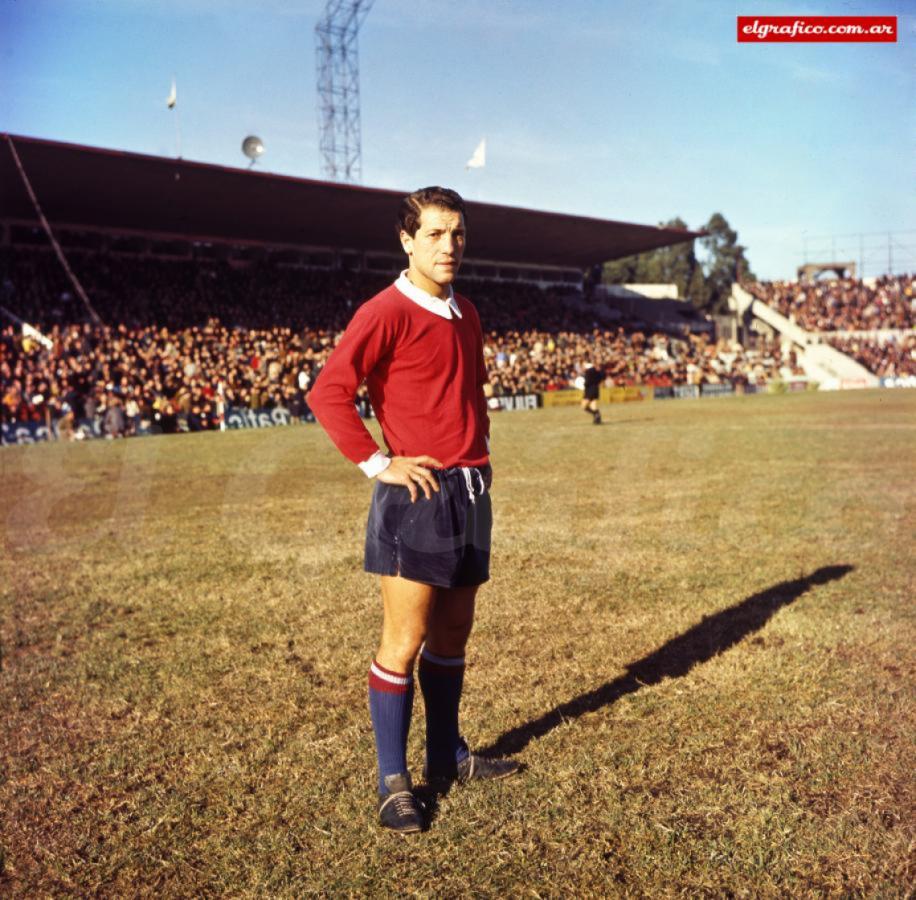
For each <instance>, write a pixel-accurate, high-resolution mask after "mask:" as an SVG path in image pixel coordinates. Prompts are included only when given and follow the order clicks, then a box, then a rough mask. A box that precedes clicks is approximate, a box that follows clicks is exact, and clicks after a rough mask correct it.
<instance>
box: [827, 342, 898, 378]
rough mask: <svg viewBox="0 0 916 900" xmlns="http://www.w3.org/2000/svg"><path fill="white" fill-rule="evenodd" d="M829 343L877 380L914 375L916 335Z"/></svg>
mask: <svg viewBox="0 0 916 900" xmlns="http://www.w3.org/2000/svg"><path fill="white" fill-rule="evenodd" d="M830 343H831V344H832V345H833V346H834V347H836V348H837V350H839V351H840V352H841V353H845V354H846V355H847V356H851V357H852V358H853V359H854V360H856V362H859V363H861V364H862V365H863V366H865V368H866V369H868V371H869V372H872V373H873V374H875V375H877V376H878V377H879V378H902V377H904V376H909V375H916V335H908V336H906V337H904V338H902V339H900V340H897V339H895V338H889V339H887V340H877V339H874V338H862V337H851V338H832V339H831V340H830Z"/></svg>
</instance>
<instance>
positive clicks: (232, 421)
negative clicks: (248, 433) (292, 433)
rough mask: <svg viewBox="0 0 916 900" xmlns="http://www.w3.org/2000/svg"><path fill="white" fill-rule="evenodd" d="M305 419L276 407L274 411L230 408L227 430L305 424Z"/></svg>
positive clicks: (228, 410) (239, 407) (227, 416)
mask: <svg viewBox="0 0 916 900" xmlns="http://www.w3.org/2000/svg"><path fill="white" fill-rule="evenodd" d="M304 421H306V419H305V417H299V416H294V415H293V414H292V413H291V412H290V411H289V410H288V409H285V408H284V407H282V406H275V407H274V408H273V409H247V408H246V407H242V406H230V407H229V408H228V409H227V410H226V428H232V429H233V430H235V429H238V428H273V427H275V426H277V425H292V424H293V423H294V422H296V423H298V422H304Z"/></svg>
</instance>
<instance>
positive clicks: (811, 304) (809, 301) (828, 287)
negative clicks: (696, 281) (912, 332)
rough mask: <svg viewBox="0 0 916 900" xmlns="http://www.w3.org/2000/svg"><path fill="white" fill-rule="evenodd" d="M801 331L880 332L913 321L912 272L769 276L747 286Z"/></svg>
mask: <svg viewBox="0 0 916 900" xmlns="http://www.w3.org/2000/svg"><path fill="white" fill-rule="evenodd" d="M745 287H746V289H747V290H748V291H749V292H750V293H751V294H752V295H753V296H754V297H756V298H757V299H758V300H762V301H763V302H764V303H766V304H767V305H768V306H771V307H773V308H774V309H776V310H777V311H778V312H780V313H781V314H782V315H783V316H785V317H786V318H787V319H788V320H789V321H790V322H793V323H795V324H797V325H798V326H799V327H800V328H803V329H804V330H805V331H808V332H813V333H815V334H817V333H819V332H827V331H878V330H886V329H911V328H913V327H914V326H916V276H913V275H907V274H904V275H895V276H882V277H881V278H876V279H873V280H871V281H859V280H856V279H853V278H842V279H836V280H833V281H821V282H815V283H814V284H804V283H799V282H794V281H792V282H787V281H767V282H759V283H756V284H748V285H745Z"/></svg>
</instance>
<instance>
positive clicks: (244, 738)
mask: <svg viewBox="0 0 916 900" xmlns="http://www.w3.org/2000/svg"><path fill="white" fill-rule="evenodd" d="M493 418H494V421H493V465H494V484H493V490H492V496H493V503H494V509H495V516H496V525H495V532H494V554H493V560H492V570H493V576H494V577H493V579H492V581H491V582H490V583H489V584H488V585H487V586H486V587H485V588H484V589H483V590H482V592H481V595H480V603H479V607H478V620H477V625H476V627H475V633H474V636H473V637H472V642H471V648H470V652H469V668H468V674H467V679H466V686H467V687H466V691H465V696H464V701H463V711H464V731H465V733H466V734H467V736H468V737H469V739H470V740H471V741H472V743H473V744H474V745H475V746H476V747H477V748H478V749H480V748H486V749H488V750H490V751H498V752H501V753H507V754H514V755H516V756H517V758H518V759H519V760H521V761H522V762H523V763H524V764H525V766H526V769H525V771H524V772H523V774H522V775H520V776H519V777H516V778H514V779H509V780H507V781H504V782H498V783H495V784H490V785H480V786H477V785H473V786H468V787H464V788H456V789H454V790H452V791H451V792H450V793H449V794H448V795H446V796H444V797H442V798H440V799H439V800H438V809H437V811H436V814H435V817H434V820H433V822H432V827H431V829H430V831H429V832H427V833H425V834H422V835H415V836H413V838H412V839H410V840H407V839H403V838H398V837H395V836H392V835H389V834H387V833H381V832H380V831H379V830H378V829H377V827H376V825H375V815H374V797H373V792H374V751H373V739H372V731H371V727H370V724H369V716H368V710H367V703H366V697H365V682H366V672H367V668H368V663H369V661H370V659H371V656H372V654H373V652H374V649H375V642H376V639H377V633H378V628H379V625H380V621H381V611H380V604H379V600H378V597H377V584H376V581H375V579H374V578H373V577H372V576H369V575H365V574H363V573H362V571H361V560H362V556H361V552H362V538H363V528H364V522H365V513H366V509H367V504H368V498H369V492H370V485H369V483H368V482H367V481H366V479H364V478H363V476H362V475H361V474H360V473H359V472H358V471H357V470H356V469H354V468H353V467H352V466H351V465H350V464H349V463H347V462H345V461H344V460H343V459H342V458H341V457H340V456H339V455H338V454H337V453H336V451H334V450H333V449H332V447H331V445H330V443H329V441H328V440H327V438H326V437H325V436H324V434H323V432H321V430H320V429H318V428H317V427H311V426H309V427H296V428H287V429H278V430H262V431H245V432H234V433H228V434H225V435H219V434H198V435H181V436H175V437H160V438H151V439H136V440H129V441H123V442H114V443H112V442H96V443H86V444H74V445H68V446H58V445H45V446H35V447H22V448H18V447H17V448H4V449H3V450H2V451H0V467H2V473H0V492H2V497H3V502H2V508H3V518H4V523H3V529H2V535H3V558H2V570H0V577H2V596H0V601H2V631H0V637H2V649H3V664H2V672H0V679H2V681H0V704H2V713H3V727H2V730H0V761H2V772H0V816H2V819H0V826H2V828H0V845H2V854H3V874H2V875H0V894H4V893H5V894H12V895H15V896H41V895H61V894H73V895H83V896H85V895H101V896H112V897H124V896H133V895H140V896H154V895H155V896H178V895H181V896H192V895H193V896H208V895H211V896H212V895H217V894H232V895H237V896H238V895H241V896H254V895H258V896H281V897H295V896H304V895H310V894H327V895H335V896H337V895H346V894H353V895H381V896H393V895H417V896H429V897H433V896H435V897H463V896H477V897H490V896H493V897H495V896H500V897H503V896H513V897H514V896H530V897H559V896H589V895H605V896H606V895H610V896H617V895H620V896H651V897H660V896H661V897H663V896H674V895H679V894H683V895H689V896H697V895H701V896H702V895H706V896H712V895H715V896H723V895H728V896H786V895H793V896H807V895H811V896H821V895H824V894H828V895H844V896H850V895H852V896H855V895H862V896H865V895H868V896H886V897H895V896H907V895H909V894H910V892H911V886H912V884H913V882H914V874H916V873H914V865H913V862H914V860H913V852H914V831H916V829H914V824H916V815H914V779H913V770H914V758H916V755H914V733H916V729H914V719H916V712H914V710H916V707H914V684H916V679H914V668H916V667H914V653H913V647H914V622H913V595H914V584H913V581H914V578H913V576H914V571H916V566H914V561H913V535H914V524H916V507H914V485H916V478H914V476H916V392H913V391H909V392H908V391H899V392H894V391H885V392H850V393H844V394H831V395H827V394H823V395H818V394H802V395H789V396H755V397H747V398H733V399H721V400H703V401H670V402H661V401H658V402H654V403H647V404H644V405H641V404H628V405H621V406H616V407H613V408H606V410H605V422H606V424H605V425H604V426H602V427H600V428H595V427H593V426H592V425H591V423H590V420H589V419H588V418H587V417H586V416H584V415H583V414H582V413H581V412H579V411H578V410H577V409H562V408H561V409H549V410H539V411H537V412H518V413H501V414H497V415H494V417H493ZM421 723H422V703H421V701H420V699H419V696H418V701H417V704H416V707H415V718H414V729H413V732H412V734H411V741H410V753H409V755H410V759H411V761H412V765H413V767H414V773H415V776H416V778H417V780H419V772H420V767H421V754H422V724H421Z"/></svg>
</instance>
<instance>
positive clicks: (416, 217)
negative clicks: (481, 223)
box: [398, 186, 468, 237]
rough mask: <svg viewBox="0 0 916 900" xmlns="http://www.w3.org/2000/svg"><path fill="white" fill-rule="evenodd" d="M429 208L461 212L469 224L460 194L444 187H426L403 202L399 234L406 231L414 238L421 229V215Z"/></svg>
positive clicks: (399, 219) (408, 196)
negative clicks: (436, 207)
mask: <svg viewBox="0 0 916 900" xmlns="http://www.w3.org/2000/svg"><path fill="white" fill-rule="evenodd" d="M427 206H441V207H442V208H443V209H450V210H452V211H453V212H459V213H461V215H462V216H463V217H464V221H465V224H467V221H468V214H467V210H465V208H464V200H462V199H461V195H460V194H459V193H457V192H456V191H452V190H449V188H444V187H436V186H434V187H425V188H420V190H418V191H414V192H413V193H412V194H408V195H407V196H406V197H405V198H404V199H403V200H402V201H401V207H400V209H399V210H398V234H399V235H400V233H401V232H402V231H406V232H407V233H408V234H409V235H410V236H411V237H414V235H416V233H417V229H418V228H419V227H420V213H421V212H423V210H424V208H425V207H427Z"/></svg>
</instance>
